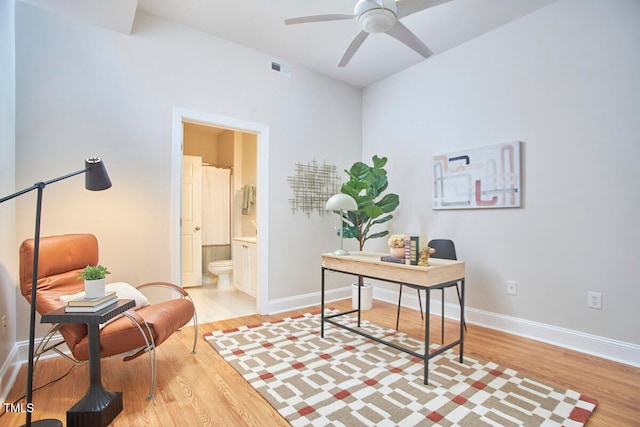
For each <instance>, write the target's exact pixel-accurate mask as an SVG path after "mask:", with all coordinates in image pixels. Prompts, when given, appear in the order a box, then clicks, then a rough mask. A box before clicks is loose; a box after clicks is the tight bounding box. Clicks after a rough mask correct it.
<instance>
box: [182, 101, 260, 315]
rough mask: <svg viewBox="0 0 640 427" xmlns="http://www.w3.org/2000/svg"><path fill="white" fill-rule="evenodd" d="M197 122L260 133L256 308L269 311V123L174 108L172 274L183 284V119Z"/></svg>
mask: <svg viewBox="0 0 640 427" xmlns="http://www.w3.org/2000/svg"><path fill="white" fill-rule="evenodd" d="M184 121H188V122H194V123H199V124H204V125H210V126H215V127H221V128H225V129H230V130H236V131H239V132H248V133H254V134H256V135H257V144H258V147H257V152H258V153H257V154H258V156H257V157H258V159H257V163H258V164H257V165H256V166H257V177H258V182H257V183H256V186H257V188H258V190H259V191H260V195H259V197H258V198H257V199H258V202H257V207H256V218H257V223H258V243H257V247H258V297H257V298H256V311H257V312H258V313H259V314H267V313H266V312H265V310H267V307H268V302H269V253H268V251H267V250H266V249H267V248H268V247H269V227H268V226H267V225H268V224H269V209H268V207H269V126H267V125H265V124H263V123H256V122H250V121H246V120H242V119H236V118H233V117H227V116H222V115H219V114H213V113H207V112H203V111H195V110H190V109H186V108H181V107H174V108H173V118H172V130H171V224H172V226H171V236H170V241H171V260H172V262H171V264H172V265H171V277H172V281H173V283H180V286H182V277H181V276H182V264H181V261H182V239H181V226H180V217H181V209H182V153H183V149H182V148H183V141H182V139H183V133H184V129H183V122H184Z"/></svg>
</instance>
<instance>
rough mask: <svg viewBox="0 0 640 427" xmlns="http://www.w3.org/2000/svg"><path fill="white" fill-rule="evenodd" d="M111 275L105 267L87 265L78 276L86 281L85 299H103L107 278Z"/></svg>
mask: <svg viewBox="0 0 640 427" xmlns="http://www.w3.org/2000/svg"><path fill="white" fill-rule="evenodd" d="M107 274H111V272H110V271H109V270H107V267H105V266H103V265H87V266H86V267H85V268H84V269H83V270H82V271H81V272H80V274H79V275H78V279H84V292H85V298H101V297H103V296H104V288H105V285H106V283H105V282H106V281H105V277H106V275H107Z"/></svg>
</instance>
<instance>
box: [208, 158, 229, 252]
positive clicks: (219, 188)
mask: <svg viewBox="0 0 640 427" xmlns="http://www.w3.org/2000/svg"><path fill="white" fill-rule="evenodd" d="M230 177H231V171H230V170H229V169H218V168H215V167H212V166H207V167H204V168H202V246H209V245H228V244H230V243H231V220H230V212H231V211H230V208H231V203H230V192H229V183H230Z"/></svg>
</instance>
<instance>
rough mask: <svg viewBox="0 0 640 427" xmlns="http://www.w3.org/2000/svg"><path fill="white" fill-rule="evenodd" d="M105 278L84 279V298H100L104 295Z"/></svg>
mask: <svg viewBox="0 0 640 427" xmlns="http://www.w3.org/2000/svg"><path fill="white" fill-rule="evenodd" d="M105 284H106V279H97V280H85V281H84V297H85V298H101V297H103V296H104V290H105Z"/></svg>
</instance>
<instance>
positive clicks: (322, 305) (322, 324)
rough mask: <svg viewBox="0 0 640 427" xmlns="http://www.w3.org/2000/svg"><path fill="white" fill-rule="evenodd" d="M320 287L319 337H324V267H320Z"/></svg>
mask: <svg viewBox="0 0 640 427" xmlns="http://www.w3.org/2000/svg"><path fill="white" fill-rule="evenodd" d="M321 283H322V287H321V288H320V338H324V267H322V280H321Z"/></svg>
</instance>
